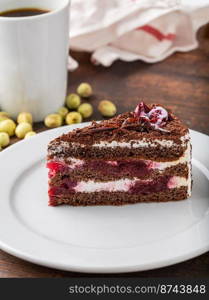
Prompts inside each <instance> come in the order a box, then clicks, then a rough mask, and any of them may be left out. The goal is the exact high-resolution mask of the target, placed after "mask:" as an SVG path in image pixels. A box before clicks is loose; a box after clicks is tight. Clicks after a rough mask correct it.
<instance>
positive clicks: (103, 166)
mask: <svg viewBox="0 0 209 300" xmlns="http://www.w3.org/2000/svg"><path fill="white" fill-rule="evenodd" d="M158 165H159V164H158V163H155V162H152V161H147V160H117V161H101V160H89V161H85V162H83V163H82V164H76V165H73V164H72V165H67V164H65V163H63V162H49V163H48V164H47V167H48V168H49V178H52V177H53V176H55V175H56V174H57V173H59V172H61V173H63V174H64V173H65V172H67V173H69V172H70V171H72V170H75V169H79V170H80V171H84V172H85V171H86V170H88V172H96V173H97V174H101V175H106V174H108V175H110V176H111V175H112V176H114V177H121V175H122V176H123V175H125V174H128V175H129V176H132V177H143V176H149V175H151V173H152V169H154V168H157V166H158Z"/></svg>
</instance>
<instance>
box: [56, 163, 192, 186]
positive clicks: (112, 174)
mask: <svg viewBox="0 0 209 300" xmlns="http://www.w3.org/2000/svg"><path fill="white" fill-rule="evenodd" d="M188 174H189V169H188V165H187V163H183V164H178V165H175V166H171V167H168V168H166V169H164V170H157V169H148V168H146V166H140V164H138V165H132V166H130V167H129V168H128V167H126V166H124V167H123V165H121V166H119V168H116V167H115V168H114V166H111V165H108V164H107V165H106V166H104V165H103V167H101V168H97V167H96V166H95V167H93V166H92V167H91V165H90V166H88V165H87V166H85V165H83V166H82V167H79V168H76V169H72V170H69V169H66V168H62V169H61V170H60V171H58V172H56V173H55V174H54V175H53V176H50V185H54V186H58V185H60V184H62V181H63V179H66V178H70V179H71V180H75V181H81V180H84V181H85V180H86V181H87V180H94V181H95V182H103V181H109V180H116V179H122V178H130V179H132V178H139V179H148V178H149V179H154V178H157V177H159V176H162V175H167V176H180V177H185V178H188Z"/></svg>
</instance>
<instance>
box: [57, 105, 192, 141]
mask: <svg viewBox="0 0 209 300" xmlns="http://www.w3.org/2000/svg"><path fill="white" fill-rule="evenodd" d="M187 133H188V128H187V127H186V126H185V125H184V124H183V123H182V122H181V121H180V120H179V119H178V118H177V117H176V116H175V115H173V114H172V113H169V112H168V111H167V110H166V109H165V108H164V107H162V106H161V105H159V104H152V105H150V106H148V105H146V104H145V103H144V102H140V103H139V104H138V105H137V107H136V108H135V110H134V111H133V112H127V113H123V114H120V115H118V116H116V117H114V118H112V119H109V120H104V121H101V122H95V121H93V122H92V124H91V125H89V126H86V127H84V128H79V129H75V130H73V131H71V132H69V133H68V134H64V135H62V136H61V137H60V138H58V139H56V141H59V140H62V141H66V142H67V141H69V142H75V143H81V144H89V145H90V144H93V143H97V142H99V141H108V142H109V141H113V140H115V141H130V140H137V139H142V138H158V139H175V140H177V139H179V138H180V137H181V136H183V135H185V134H187Z"/></svg>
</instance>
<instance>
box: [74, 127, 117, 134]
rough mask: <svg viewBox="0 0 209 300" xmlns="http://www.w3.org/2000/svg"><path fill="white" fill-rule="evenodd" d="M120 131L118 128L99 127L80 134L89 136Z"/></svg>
mask: <svg viewBox="0 0 209 300" xmlns="http://www.w3.org/2000/svg"><path fill="white" fill-rule="evenodd" d="M115 129H118V127H97V128H88V130H87V131H83V132H79V135H89V134H92V133H96V132H102V131H112V130H115Z"/></svg>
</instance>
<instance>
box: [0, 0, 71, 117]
mask: <svg viewBox="0 0 209 300" xmlns="http://www.w3.org/2000/svg"><path fill="white" fill-rule="evenodd" d="M69 2H70V0H9V1H8V0H0V12H4V11H7V10H13V9H19V8H39V9H44V10H49V11H50V12H48V13H45V14H40V15H37V16H32V17H16V18H15V17H12V18H11V17H0V110H4V111H7V112H8V113H9V114H11V116H12V117H14V118H15V117H16V116H17V114H18V113H19V112H22V111H28V112H31V113H32V115H33V118H34V121H41V120H43V119H44V117H45V116H46V115H47V114H49V113H53V112H56V111H57V109H58V108H59V107H60V106H62V105H63V103H64V99H65V96H66V87H67V59H68V50H69V5H70V3H69Z"/></svg>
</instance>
